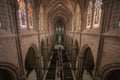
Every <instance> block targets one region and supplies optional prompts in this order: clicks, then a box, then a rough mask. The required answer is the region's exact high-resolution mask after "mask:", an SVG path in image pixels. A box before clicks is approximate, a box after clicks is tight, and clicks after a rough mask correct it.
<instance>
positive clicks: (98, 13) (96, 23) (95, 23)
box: [93, 0, 102, 28]
mask: <svg viewBox="0 0 120 80" xmlns="http://www.w3.org/2000/svg"><path fill="white" fill-rule="evenodd" d="M101 3H102V1H101V0H96V3H95V10H94V20H93V28H98V27H99V26H100V17H101Z"/></svg>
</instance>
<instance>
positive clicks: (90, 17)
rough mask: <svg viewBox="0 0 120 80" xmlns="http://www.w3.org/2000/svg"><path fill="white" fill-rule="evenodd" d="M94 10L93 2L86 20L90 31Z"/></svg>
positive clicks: (90, 4)
mask: <svg viewBox="0 0 120 80" xmlns="http://www.w3.org/2000/svg"><path fill="white" fill-rule="evenodd" d="M92 8H93V2H92V1H90V2H89V5H88V9H87V19H86V28H87V29H90V28H91V24H92Z"/></svg>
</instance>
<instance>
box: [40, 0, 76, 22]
mask: <svg viewBox="0 0 120 80" xmlns="http://www.w3.org/2000/svg"><path fill="white" fill-rule="evenodd" d="M76 4H77V0H43V1H42V3H41V5H43V8H44V10H45V15H46V16H47V18H49V20H50V21H51V23H53V24H56V22H59V20H62V21H63V22H64V23H68V22H69V21H70V19H71V18H72V17H73V15H74V14H75V9H76Z"/></svg>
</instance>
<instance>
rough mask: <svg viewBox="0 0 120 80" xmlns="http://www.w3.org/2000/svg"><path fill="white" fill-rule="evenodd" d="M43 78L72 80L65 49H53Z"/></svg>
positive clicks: (48, 79)
mask: <svg viewBox="0 0 120 80" xmlns="http://www.w3.org/2000/svg"><path fill="white" fill-rule="evenodd" d="M45 80H74V79H73V75H72V71H71V68H70V63H69V60H68V56H67V54H66V51H65V49H54V50H53V55H52V59H51V61H50V66H49V68H48V71H47V74H46V77H45Z"/></svg>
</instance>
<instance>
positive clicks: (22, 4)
mask: <svg viewBox="0 0 120 80" xmlns="http://www.w3.org/2000/svg"><path fill="white" fill-rule="evenodd" d="M18 4H19V11H18V12H19V20H20V28H21V29H27V21H26V8H25V2H24V0H18Z"/></svg>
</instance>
